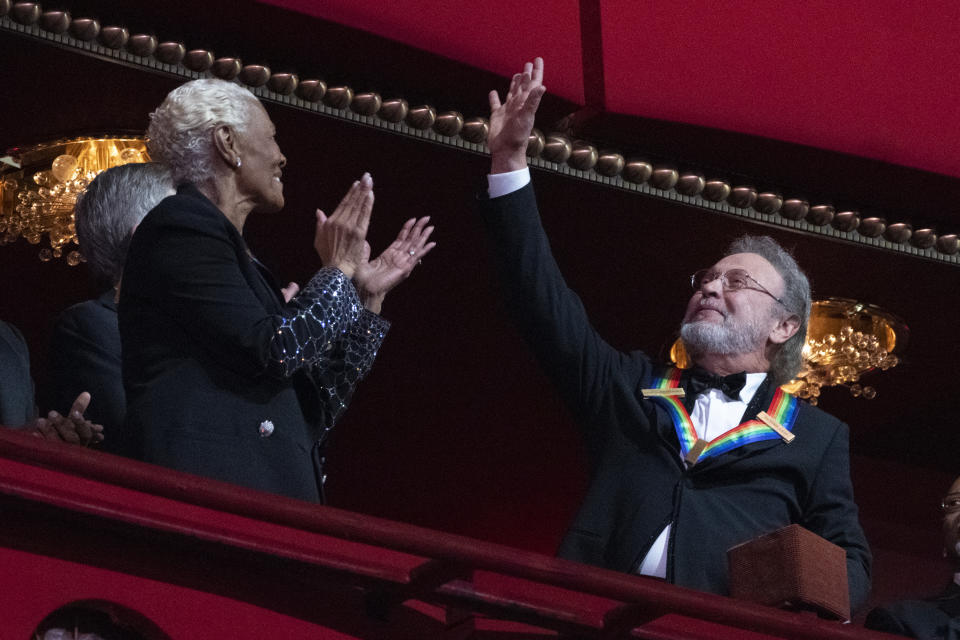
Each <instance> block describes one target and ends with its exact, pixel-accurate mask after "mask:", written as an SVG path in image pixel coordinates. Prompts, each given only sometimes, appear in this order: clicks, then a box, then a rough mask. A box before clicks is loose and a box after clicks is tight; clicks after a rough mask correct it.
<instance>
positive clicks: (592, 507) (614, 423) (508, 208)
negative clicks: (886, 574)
mask: <svg viewBox="0 0 960 640" xmlns="http://www.w3.org/2000/svg"><path fill="white" fill-rule="evenodd" d="M481 202H482V208H483V210H484V211H483V212H484V216H483V217H484V221H485V225H486V228H487V232H488V236H489V238H490V240H491V245H492V247H491V248H492V251H493V254H494V261H495V263H496V265H497V268H498V270H499V272H500V279H501V281H502V282H503V284H504V287H505V291H506V302H507V307H508V309H509V310H510V311H511V313H512V315H513V316H514V318H515V321H516V322H517V324H518V326H519V328H520V331H521V333H522V334H523V335H524V337H525V339H526V340H527V342H528V344H529V345H530V346H531V348H532V349H533V351H534V352H535V354H536V356H537V358H538V360H539V361H540V363H541V365H542V366H543V368H544V370H545V371H546V373H547V375H548V376H549V377H550V378H551V379H552V380H553V382H554V384H555V385H556V387H557V389H558V391H559V393H560V394H561V396H562V397H563V399H564V400H565V401H566V403H567V404H568V405H569V407H570V408H571V409H572V411H573V412H574V414H575V417H576V419H577V421H578V423H579V424H580V425H581V426H582V428H583V431H584V433H585V436H586V443H587V447H588V449H589V453H590V458H591V461H592V465H593V474H592V480H591V484H590V487H589V490H588V493H587V496H586V499H585V501H584V503H583V505H582V506H581V508H580V511H579V513H578V514H577V516H576V518H575V520H574V522H573V524H572V526H571V527H570V529H569V531H568V532H567V534H566V536H565V538H564V540H563V542H562V544H561V547H560V550H559V554H560V555H561V556H563V557H566V558H569V559H572V560H578V561H582V562H586V563H588V564H593V565H597V566H601V567H606V568H609V569H614V570H617V571H624V572H633V571H635V570H636V569H637V567H638V565H639V563H640V561H641V560H642V559H643V557H644V556H645V555H646V553H647V551H648V550H649V548H650V546H651V545H652V543H653V542H654V540H655V539H656V538H657V536H658V535H659V534H660V532H661V531H662V530H663V528H664V527H665V526H666V525H667V524H669V523H673V526H672V529H671V534H670V540H669V545H668V549H667V579H668V580H669V581H670V582H674V583H676V584H679V585H683V586H687V587H692V588H695V589H701V590H704V591H711V592H714V593H720V594H726V593H727V592H728V586H727V559H726V550H727V549H729V548H730V547H733V546H734V545H737V544H739V543H742V542H745V541H747V540H750V539H751V538H754V537H756V536H759V535H762V534H766V533H769V532H771V531H774V530H776V529H779V528H780V527H783V526H786V525H788V524H792V523H799V524H800V525H802V526H804V527H806V528H807V529H809V530H811V531H813V532H814V533H816V534H818V535H820V536H822V537H824V538H826V539H827V540H829V541H831V542H833V543H834V544H837V545H839V546H840V547H842V548H843V549H844V550H845V551H846V554H847V573H848V578H849V585H850V596H851V605H852V606H854V607H856V606H858V605H860V604H862V603H863V602H864V601H865V599H866V597H867V594H868V592H869V588H870V578H869V575H870V574H869V572H870V553H869V549H868V547H867V542H866V540H865V538H864V535H863V531H862V530H861V528H860V524H859V522H858V519H857V507H856V505H855V504H854V502H853V490H852V487H851V483H850V474H849V456H848V430H847V427H846V426H845V425H844V424H843V423H841V422H840V421H839V420H837V419H835V418H833V417H831V416H829V415H828V414H826V413H824V412H822V411H819V410H818V409H816V408H815V407H812V406H810V405H808V404H806V403H801V407H800V413H799V416H798V418H797V421H796V423H795V425H794V429H793V432H794V434H795V435H796V439H795V440H794V441H793V442H792V443H790V444H786V443H784V442H783V441H781V440H779V439H777V440H767V441H762V442H758V443H754V444H749V445H746V446H742V447H740V448H738V449H734V450H732V451H730V452H728V453H725V454H722V455H720V456H718V457H716V458H708V459H706V460H703V461H701V462H699V463H697V464H696V465H694V466H692V467H690V468H689V469H687V468H685V467H684V464H683V462H682V461H681V458H680V455H679V442H678V439H677V436H676V434H675V431H674V427H673V423H672V422H671V420H670V417H669V416H668V415H667V413H666V411H665V410H664V409H663V408H661V407H660V406H659V405H658V404H656V403H654V402H653V401H650V400H646V399H644V398H643V396H642V394H641V392H640V390H641V389H643V388H647V387H650V386H651V383H652V380H653V378H654V377H655V376H656V375H657V374H658V372H659V371H660V369H658V367H656V366H655V365H654V364H653V363H651V361H650V360H649V358H647V356H646V355H644V354H643V353H642V352H639V351H635V352H632V353H622V352H620V351H617V350H616V349H614V348H612V347H611V346H610V345H608V344H607V343H606V342H604V340H603V339H602V338H601V337H600V336H599V335H597V333H596V331H595V330H594V329H593V328H592V326H591V325H590V322H589V320H588V318H587V316H586V313H585V311H584V308H583V305H582V303H581V302H580V300H579V298H578V297H577V296H576V294H574V293H573V292H572V291H571V290H570V289H569V288H568V287H567V286H566V283H565V282H564V280H563V277H562V276H561V274H560V271H559V269H558V268H557V265H556V263H555V261H554V259H553V256H552V255H551V252H550V248H549V245H548V242H547V239H546V236H545V234H544V232H543V229H542V227H541V225H540V220H539V216H538V213H537V205H536V200H535V198H534V194H533V188H532V186H530V185H528V186H526V187H524V188H523V189H521V190H519V191H517V192H514V193H511V194H508V195H506V196H503V197H500V198H495V199H486V200H484V199H483V198H481ZM765 386H767V387H769V386H770V385H765ZM772 393H773V389H769V390H768V392H767V394H766V396H767V397H765V398H763V399H761V400H760V401H761V402H763V403H764V404H763V408H764V409H765V408H766V404H767V403H769V400H770V395H772ZM748 417H749V418H753V417H755V415H751V416H748Z"/></svg>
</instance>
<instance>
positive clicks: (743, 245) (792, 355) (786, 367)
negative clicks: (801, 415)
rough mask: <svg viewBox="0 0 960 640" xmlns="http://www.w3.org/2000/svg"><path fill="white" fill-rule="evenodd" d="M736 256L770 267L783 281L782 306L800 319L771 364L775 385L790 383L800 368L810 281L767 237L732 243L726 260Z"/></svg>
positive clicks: (784, 250)
mask: <svg viewBox="0 0 960 640" xmlns="http://www.w3.org/2000/svg"><path fill="white" fill-rule="evenodd" d="M735 253H755V254H757V255H759V256H760V257H762V258H764V259H765V260H766V261H767V262H769V263H770V264H771V265H773V268H774V269H776V270H777V273H779V274H780V277H781V278H783V284H784V287H783V295H782V296H780V299H781V300H783V306H784V307H786V310H787V312H788V313H789V314H791V315H795V316H797V317H798V318H799V319H800V328H799V329H798V330H797V333H796V334H794V335H793V336H792V337H791V338H790V339H789V340H787V341H786V342H784V343H783V344H782V345H781V346H780V349H779V350H778V351H777V353H776V355H775V356H774V357H773V361H772V362H771V363H770V377H771V378H772V380H773V383H774V384H776V385H781V384H784V383H785V382H789V381H790V380H792V379H793V378H794V376H796V375H797V374H798V373H800V370H801V368H802V367H803V345H804V343H805V342H806V341H807V322H808V321H809V319H810V305H811V296H810V281H809V280H807V276H806V274H804V273H803V271H801V270H800V266H799V265H797V261H796V260H794V258H793V256H792V255H790V253H789V252H788V251H787V250H786V249H784V248H783V247H781V246H780V245H779V244H777V242H776V240H774V239H773V238H771V237H769V236H741V237H739V238H737V239H736V240H734V241H733V242H732V243H731V244H730V246H729V247H727V251H726V253H725V254H724V255H725V256H729V255H733V254H735Z"/></svg>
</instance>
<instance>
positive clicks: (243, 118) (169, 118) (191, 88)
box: [147, 78, 257, 185]
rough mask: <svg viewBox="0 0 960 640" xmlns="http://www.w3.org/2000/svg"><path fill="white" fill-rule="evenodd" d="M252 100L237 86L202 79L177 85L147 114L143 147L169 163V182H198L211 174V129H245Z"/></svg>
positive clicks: (204, 181)
mask: <svg viewBox="0 0 960 640" xmlns="http://www.w3.org/2000/svg"><path fill="white" fill-rule="evenodd" d="M254 104H257V98H256V97H255V96H254V95H253V94H252V93H250V92H249V91H248V90H247V89H244V88H243V87H241V86H240V85H238V84H234V83H233V82H227V81H226V80H217V79H215V78H202V79H200V80H191V81H190V82H187V83H186V84H182V85H180V86H179V87H177V88H176V89H174V90H173V91H171V92H170V93H168V94H167V97H166V98H165V99H164V100H163V102H162V103H161V104H160V106H159V107H157V110H156V111H154V112H153V113H151V114H150V126H149V127H148V128H147V150H148V151H149V152H150V157H151V158H153V159H154V160H157V161H158V162H162V163H164V164H166V165H167V166H168V167H170V172H171V173H172V174H173V181H174V184H178V185H179V184H180V183H183V182H192V183H194V184H197V185H203V184H206V183H209V182H211V181H212V180H213V179H214V177H215V175H216V174H215V173H214V167H215V166H216V164H215V157H216V156H215V154H216V149H215V148H214V144H213V130H214V129H215V128H216V127H218V126H220V125H227V126H229V127H230V128H232V129H233V130H234V131H237V132H240V133H242V132H244V131H246V129H247V124H248V122H249V121H250V118H251V116H252V113H253V108H254V107H253V105H254Z"/></svg>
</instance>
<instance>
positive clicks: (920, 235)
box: [0, 0, 960, 265]
mask: <svg viewBox="0 0 960 640" xmlns="http://www.w3.org/2000/svg"><path fill="white" fill-rule="evenodd" d="M0 32H8V33H16V34H19V35H22V36H28V37H32V38H36V39H39V40H42V41H46V42H51V43H55V44H57V45H58V46H61V47H64V48H67V49H70V50H73V51H76V52H78V53H83V54H87V55H92V56H97V57H100V58H105V59H112V60H116V61H118V62H123V63H124V64H127V65H132V66H137V67H140V68H143V69H146V70H149V71H153V72H157V73H164V74H168V75H174V76H178V77H181V78H183V79H184V80H190V79H194V78H200V77H210V76H212V77H219V78H223V79H225V80H231V81H237V82H240V83H243V84H245V85H246V86H247V87H249V88H250V90H251V91H252V92H253V93H254V94H256V95H257V96H258V97H260V98H261V99H263V100H266V101H269V102H273V103H277V104H283V105H287V106H291V107H294V108H298V109H303V110H306V111H311V112H314V113H318V114H320V115H323V116H326V117H331V118H336V119H339V120H347V121H351V122H354V123H357V124H361V125H365V126H371V127H375V128H379V129H384V130H387V131H390V132H393V133H398V134H401V135H406V136H410V137H415V138H421V139H424V140H428V141H430V142H433V143H436V144H442V145H446V146H453V147H457V148H460V149H464V150H466V151H470V152H473V153H481V154H484V153H486V152H487V150H486V147H485V146H484V141H485V140H486V135H487V133H488V132H489V124H488V122H487V121H486V120H485V119H484V118H482V117H476V116H474V117H471V116H470V115H464V114H460V113H457V112H453V111H451V112H438V111H437V109H436V108H435V107H434V106H431V105H417V106H414V107H410V106H409V105H408V104H407V102H406V101H405V100H404V99H403V98H402V97H399V96H381V95H379V94H377V93H373V92H366V93H360V94H355V92H354V90H353V89H352V88H351V87H349V86H338V87H327V85H326V84H325V83H324V82H323V81H322V80H319V79H300V78H298V77H297V75H295V74H292V73H287V72H282V71H281V72H274V71H273V70H271V69H270V68H269V67H267V66H265V65H260V64H245V63H244V61H242V60H240V59H239V58H233V57H221V58H218V57H217V56H216V54H215V53H214V52H213V51H209V50H206V49H193V50H189V51H187V50H186V48H185V45H184V44H183V43H179V42H172V41H159V40H158V39H157V38H156V37H155V36H153V35H149V34H130V33H129V31H128V30H127V29H126V28H125V27H123V26H119V25H106V26H102V25H101V24H100V23H99V21H98V20H97V19H96V18H93V17H83V18H72V17H71V15H70V14H69V13H67V12H65V11H44V10H43V8H42V7H41V5H40V4H39V3H35V2H16V3H14V2H12V1H11V0H0ZM479 107H480V105H478V108H479ZM528 156H529V157H530V164H531V166H533V167H536V168H538V169H542V170H545V171H551V172H554V173H560V174H564V175H568V176H571V177H575V178H577V179H580V180H586V181H590V182H595V183H599V184H603V185H606V186H609V187H613V188H617V189H623V190H625V191H632V192H636V193H641V194H644V195H647V196H651V197H655V198H662V199H665V200H672V201H677V202H681V203H683V204H685V205H688V206H692V207H697V208H699V209H705V210H708V211H713V212H716V213H722V214H725V215H730V216H735V217H738V218H741V219H747V220H750V221H753V222H757V223H760V224H765V225H772V226H776V227H780V228H785V229H789V230H792V231H797V232H802V233H808V234H813V235H817V236H823V237H828V238H833V239H837V240H843V241H847V242H852V243H855V244H859V245H866V246H870V247H875V248H878V249H884V250H887V251H893V252H896V253H900V254H905V255H910V256H915V257H919V258H924V259H927V260H933V261H936V262H940V263H945V264H953V265H960V240H958V236H957V234H956V233H947V234H939V233H938V232H937V231H936V230H934V229H929V228H924V229H917V230H914V229H913V227H912V226H911V225H910V224H909V223H907V222H893V223H888V222H887V220H885V219H883V218H878V217H863V216H862V215H861V214H860V213H859V212H858V211H856V210H843V211H840V212H837V211H836V209H835V208H834V206H833V205H831V204H830V203H826V202H813V203H811V202H807V201H806V200H804V199H802V198H798V197H795V196H793V195H791V194H789V193H777V192H774V191H764V192H758V191H757V190H756V189H755V188H754V187H753V186H751V185H749V184H737V183H734V182H731V181H728V180H724V179H717V178H714V177H711V176H709V175H707V172H697V171H686V172H684V173H683V174H682V175H681V174H680V173H679V172H678V171H677V169H676V168H674V167H671V166H660V165H654V164H651V163H650V162H649V161H647V160H646V159H644V158H637V157H631V156H629V155H624V154H622V153H620V152H619V151H617V150H616V149H607V148H604V149H602V150H601V149H598V147H597V146H596V145H595V144H593V143H592V142H591V141H589V140H571V139H570V138H569V137H567V136H565V135H562V134H560V133H547V134H543V133H540V132H539V131H537V132H535V134H534V136H531V144H530V146H529V148H528Z"/></svg>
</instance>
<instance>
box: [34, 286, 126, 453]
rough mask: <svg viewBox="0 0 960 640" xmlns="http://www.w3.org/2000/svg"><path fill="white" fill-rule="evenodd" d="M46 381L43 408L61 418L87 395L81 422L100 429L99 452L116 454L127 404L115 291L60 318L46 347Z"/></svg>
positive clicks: (73, 309)
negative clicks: (88, 398) (100, 450)
mask: <svg viewBox="0 0 960 640" xmlns="http://www.w3.org/2000/svg"><path fill="white" fill-rule="evenodd" d="M48 375H49V382H48V385H47V387H48V389H47V393H46V396H45V397H44V403H43V404H45V405H46V406H47V407H49V408H51V409H55V410H56V411H59V412H61V413H62V412H65V411H67V410H68V409H69V408H70V405H71V404H72V403H73V401H74V400H75V399H76V398H77V396H78V395H79V394H80V393H81V392H83V391H89V392H90V406H89V407H88V408H87V412H86V414H85V416H86V417H87V419H89V420H91V421H92V422H96V423H97V424H102V425H103V435H104V440H103V443H102V445H100V447H101V448H102V449H103V450H105V451H110V452H113V453H116V452H118V447H119V442H120V429H121V428H122V427H123V419H124V415H125V413H126V409H127V402H126V396H125V395H124V392H123V379H122V377H121V373H120V329H119V327H118V326H117V303H116V302H114V291H113V289H110V290H109V291H107V292H105V293H104V294H103V295H101V296H100V297H99V298H96V299H94V300H86V301H84V302H81V303H79V304H75V305H73V306H72V307H70V308H69V309H66V310H65V311H64V312H63V313H61V314H60V316H59V317H58V318H57V322H56V325H54V328H53V339H52V340H51V343H50V369H49V372H48Z"/></svg>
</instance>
